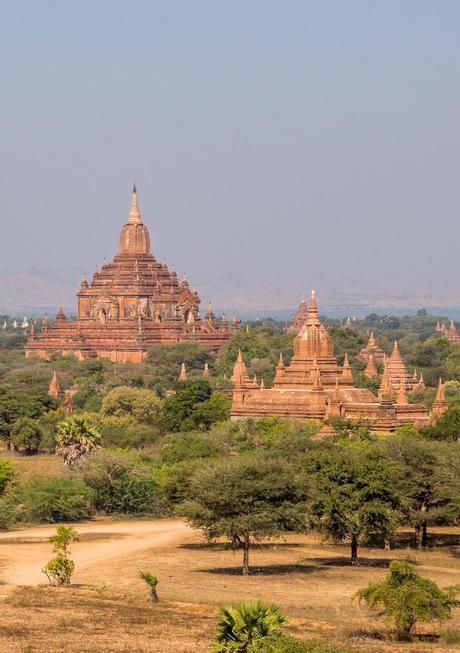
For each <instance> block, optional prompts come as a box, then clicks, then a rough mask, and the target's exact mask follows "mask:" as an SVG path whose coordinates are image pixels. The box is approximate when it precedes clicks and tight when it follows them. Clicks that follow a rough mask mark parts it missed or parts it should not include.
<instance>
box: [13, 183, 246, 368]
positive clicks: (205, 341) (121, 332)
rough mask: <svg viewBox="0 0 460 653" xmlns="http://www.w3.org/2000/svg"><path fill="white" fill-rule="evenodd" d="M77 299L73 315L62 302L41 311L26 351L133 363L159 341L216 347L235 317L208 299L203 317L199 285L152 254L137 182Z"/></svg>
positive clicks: (33, 354)
mask: <svg viewBox="0 0 460 653" xmlns="http://www.w3.org/2000/svg"><path fill="white" fill-rule="evenodd" d="M77 300H78V311H77V319H76V320H75V321H72V320H69V319H67V317H66V316H65V314H64V311H63V310H62V307H61V308H59V310H58V312H57V315H56V318H55V320H54V321H53V322H52V323H51V322H49V320H48V318H47V317H45V320H44V322H43V326H42V329H41V331H40V333H37V332H36V331H35V328H34V327H33V326H32V327H31V329H30V331H29V338H28V341H27V344H26V348H25V351H26V357H27V358H31V357H37V358H45V359H50V358H51V357H52V356H53V355H67V354H71V355H74V356H76V357H77V358H78V359H80V360H81V359H84V358H89V357H100V358H108V359H110V360H112V361H119V362H126V361H131V362H134V363H137V362H140V361H141V360H142V359H143V358H144V356H145V354H146V352H147V351H148V350H149V349H150V348H152V347H155V346H156V345H164V344H176V343H180V342H196V343H199V344H201V345H206V346H207V347H210V348H211V349H212V350H214V351H216V350H218V349H219V348H220V347H221V346H222V345H223V344H224V343H225V342H227V340H228V339H229V338H230V337H231V336H232V334H233V333H234V332H235V331H236V330H237V329H238V320H237V318H236V317H233V318H232V320H231V323H230V324H229V323H228V322H227V320H226V319H225V317H224V316H222V318H220V319H216V316H215V315H214V313H213V310H212V307H211V305H209V308H208V311H207V313H206V316H205V318H204V319H201V317H200V313H199V309H200V302H201V300H200V298H199V296H198V293H197V292H196V290H194V289H191V288H190V287H189V284H188V281H187V279H186V278H185V277H184V278H183V279H182V280H181V281H179V280H178V278H177V274H176V271H175V270H174V268H173V269H172V270H170V269H168V266H167V265H166V264H165V263H161V262H159V261H158V260H157V259H156V258H155V257H154V256H153V254H152V253H151V250H150V235H149V231H148V228H147V225H146V224H145V223H144V222H143V221H142V217H141V213H140V211H139V206H138V201H137V190H136V187H134V188H133V191H132V195H131V208H130V211H129V215H128V220H127V222H126V223H125V224H124V225H123V226H122V228H121V232H120V237H119V247H118V254H117V255H116V256H115V258H114V259H113V261H111V262H110V263H105V264H104V265H103V266H102V268H101V269H100V271H97V272H95V273H94V275H93V278H92V281H91V283H88V281H87V280H86V278H84V279H83V281H82V283H81V287H80V290H79V292H78V293H77Z"/></svg>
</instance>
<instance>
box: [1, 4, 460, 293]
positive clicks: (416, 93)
mask: <svg viewBox="0 0 460 653" xmlns="http://www.w3.org/2000/svg"><path fill="white" fill-rule="evenodd" d="M0 8H1V16H0V81H1V89H2V93H1V101H0V125H1V127H0V129H1V132H0V133H1V142H0V147H1V157H0V217H1V224H2V232H1V234H2V235H1V239H0V263H3V264H19V265H22V264H34V265H35V264H36V265H43V264H52V265H59V266H62V265H69V266H70V265H72V266H74V265H79V264H81V265H83V266H87V269H88V271H89V272H91V271H92V270H94V268H95V266H96V265H97V264H100V263H102V261H103V258H104V257H107V258H110V257H112V255H113V254H114V253H115V251H116V246H117V239H118V232H119V228H120V226H121V224H122V223H123V222H124V221H125V219H126V216H127V212H128V208H129V193H130V190H131V186H132V183H133V181H134V180H135V181H136V184H137V186H138V190H139V200H140V205H141V211H142V214H143V217H144V220H145V221H146V222H147V224H148V226H149V228H150V234H151V240H152V246H153V250H154V253H155V254H156V255H157V256H158V258H160V259H162V258H163V257H165V258H166V259H167V260H168V262H169V263H175V264H176V266H177V268H178V270H179V271H180V272H183V271H186V272H188V274H189V276H190V277H191V278H192V279H193V273H194V272H196V273H197V275H198V274H200V273H203V272H207V271H209V272H211V271H213V270H216V271H217V272H219V274H223V273H231V272H232V271H235V270H237V271H238V273H239V275H241V273H244V272H245V271H246V270H247V271H248V272H249V271H250V272H251V273H254V272H256V273H260V275H261V276H264V277H265V278H266V279H267V283H270V279H275V278H276V279H277V280H278V281H279V279H280V278H281V279H282V278H283V277H284V276H285V277H286V279H288V278H292V276H293V275H298V276H299V277H302V278H305V280H306V286H307V287H308V279H309V276H310V275H312V273H313V271H314V272H315V275H318V274H319V275H321V274H324V275H325V277H326V276H327V277H328V278H330V277H331V276H334V275H336V276H337V278H338V279H340V278H341V277H342V276H343V275H344V274H346V273H350V272H353V273H355V274H362V275H363V278H364V279H365V280H366V281H368V282H369V283H370V284H371V283H372V279H374V278H378V277H380V276H382V275H385V274H386V273H388V272H389V271H391V272H392V273H393V274H395V273H396V275H397V276H400V278H401V279H410V280H417V279H418V280H419V283H423V282H424V280H425V279H430V278H431V279H433V278H438V276H439V278H441V277H442V278H443V279H447V282H448V283H450V284H451V288H452V289H453V290H457V289H458V287H459V284H458V277H459V275H458V270H459V262H458V250H459V236H460V129H459V127H460V124H459V121H460V38H459V26H460V2H458V0H452V1H449V0H442V1H438V2H436V1H435V0H429V1H424V0H399V1H397V2H396V1H391V0H380V1H379V2H378V1H377V0H375V1H372V2H371V1H369V0H363V1H354V0H346V1H345V0H339V1H336V2H333V1H327V0H316V1H315V2H310V1H308V0H301V1H298V2H297V1H294V0H278V1H277V2H273V1H269V0H260V1H258V0H241V1H240V0H231V1H230V0H228V1H226V2H222V1H221V2H218V1H208V2H206V1H202V0H183V1H175V0H164V1H156V2H155V1H153V0H150V1H149V0H145V1H141V0H138V1H136V0H129V1H128V0H125V1H124V2H120V1H116V0H110V1H109V0H107V1H103V0H99V1H98V0H93V1H89V0H79V1H78V2H76V1H75V0H73V1H72V2H70V1H66V0H56V1H55V2H50V1H48V0H40V2H37V1H36V0H31V1H29V2H25V1H21V0H15V1H14V2H11V1H9V0H8V1H7V0H1V1H0ZM414 283H415V282H414Z"/></svg>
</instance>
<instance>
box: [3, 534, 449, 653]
mask: <svg viewBox="0 0 460 653" xmlns="http://www.w3.org/2000/svg"><path fill="white" fill-rule="evenodd" d="M174 523H175V522H172V521H171V522H170V524H172V525H174ZM158 524H159V527H160V526H161V528H164V526H162V522H158ZM90 525H91V522H89V523H87V524H86V525H85V527H86V528H89V527H90ZM141 525H142V524H141V523H140V522H137V525H136V529H137V530H136V531H135V532H133V534H132V536H133V537H134V538H135V539H137V538H138V537H139V536H140V532H139V529H140V527H141ZM178 525H179V523H178ZM112 526H113V528H112V527H111V528H110V529H108V531H107V533H106V534H107V536H108V538H107V539H108V541H107V546H108V547H110V551H111V555H110V557H108V558H107V559H105V558H101V557H99V558H98V559H97V561H95V559H92V558H91V556H88V557H87V558H86V562H85V564H83V561H82V562H81V564H80V566H78V564H77V571H76V574H75V582H76V583H78V586H77V587H74V588H70V589H56V588H49V587H34V588H14V587H13V586H3V587H1V586H0V595H1V594H2V593H3V594H4V595H5V597H6V603H5V604H4V605H3V608H2V620H1V622H0V623H1V624H2V625H1V628H0V642H1V644H0V651H2V652H3V651H12V652H13V653H16V652H21V653H25V652H26V651H28V652H29V653H42V652H44V651H46V652H47V653H48V652H53V653H54V652H55V651H56V652H58V651H59V652H61V651H62V652H65V653H76V652H77V651H78V652H82V653H86V652H88V653H89V652H91V653H110V652H112V651H113V652H114V653H119V652H121V651H124V652H127V651H129V652H139V653H141V652H142V653H143V652H144V651H145V652H148V651H155V652H157V653H172V652H177V653H184V652H189V651H190V652H192V651H193V653H196V652H201V651H203V652H207V651H209V649H210V645H211V642H212V640H213V637H214V631H215V625H216V615H217V607H218V606H219V605H222V604H229V603H239V602H241V601H246V600H253V599H256V598H261V599H263V600H266V601H270V602H272V601H273V602H275V603H277V604H279V605H280V606H281V608H282V610H283V611H284V612H285V613H286V614H287V615H288V616H289V619H290V624H289V627H288V631H289V632H290V633H291V634H292V635H295V636H297V637H299V638H306V639H309V638H316V637H320V636H325V637H327V638H328V639H329V640H331V641H332V642H334V643H335V644H337V645H343V646H347V647H351V648H354V649H356V650H357V651H359V652H361V653H364V652H367V653H396V652H397V653H434V652H436V653H438V652H445V653H452V652H453V651H454V650H457V649H456V644H454V643H453V644H452V645H450V646H449V645H448V644H447V643H446V642H444V640H442V639H439V638H438V637H437V634H439V632H440V628H439V626H438V624H436V623H434V624H430V625H428V626H424V627H423V628H421V629H420V635H424V636H425V637H420V638H419V639H418V640H417V641H415V642H413V643H411V644H401V643H397V642H395V641H392V640H391V638H389V637H388V633H385V624H384V622H383V621H382V620H381V619H380V618H378V617H377V616H376V615H374V616H370V615H368V613H367V612H366V611H365V610H364V609H361V608H360V607H359V606H358V605H357V604H356V603H352V601H351V598H352V596H353V594H354V593H355V592H356V591H357V590H358V589H359V588H361V587H363V586H365V585H367V583H368V582H369V581H371V580H380V579H381V578H382V577H383V576H384V575H385V574H386V573H387V566H388V563H389V561H390V560H391V559H395V558H410V559H412V560H413V561H414V562H415V563H416V564H417V568H418V571H419V572H420V573H421V574H422V575H424V576H428V577H429V578H432V579H433V580H435V581H436V582H437V583H439V584H440V586H441V587H445V586H447V585H453V584H457V583H458V582H459V579H460V530H459V529H456V530H452V529H450V530H449V531H447V530H446V529H437V538H438V539H437V541H438V543H439V545H440V546H438V547H436V548H434V549H432V550H428V551H425V552H420V553H419V552H416V551H414V550H413V549H396V550H392V551H384V550H381V549H364V548H362V549H361V551H360V555H361V565H360V566H359V567H355V568H354V567H351V566H350V565H349V564H348V556H349V551H348V547H345V546H331V545H328V544H325V543H324V542H323V541H322V540H321V539H320V538H319V537H317V536H314V535H309V536H298V535H291V536H289V537H287V538H285V539H284V540H278V541H276V542H268V543H267V542H264V543H263V544H261V545H260V546H256V547H255V548H254V550H253V552H252V553H251V564H252V567H253V572H254V573H253V575H252V576H250V577H243V576H241V573H240V572H241V552H240V551H233V550H231V549H229V548H228V547H227V546H226V545H224V543H222V544H217V545H208V544H206V543H204V542H203V539H202V537H201V535H200V533H198V532H192V531H188V530H185V529H184V530H182V531H181V530H179V531H178V533H177V534H176V535H173V536H171V539H169V540H168V541H166V540H156V541H155V542H156V543H155V544H154V545H153V544H152V545H151V546H150V548H148V549H146V548H145V546H144V547H143V548H138V549H136V550H131V551H130V552H128V551H127V550H125V551H124V550H123V546H124V544H123V543H126V541H127V540H126V534H125V535H124V539H120V542H119V545H120V547H119V549H118V552H117V553H116V555H114V550H113V546H114V545H115V546H116V541H114V538H113V536H114V534H116V533H117V523H116V522H113V524H112ZM133 526H134V524H133ZM118 527H119V530H120V531H121V529H122V527H121V524H118ZM123 528H124V529H127V528H128V524H127V523H126V522H123ZM77 529H78V525H77ZM94 529H95V531H97V534H96V533H95V534H94V535H93V537H91V536H89V533H88V537H86V536H85V538H84V539H83V540H82V542H81V544H80V545H79V546H81V547H82V549H84V548H85V546H87V547H93V548H92V549H91V551H92V550H93V549H94V547H96V546H101V542H102V539H103V537H104V533H103V530H102V527H101V525H98V524H94ZM12 536H13V534H12ZM101 538H102V539H101ZM20 546H21V547H22V546H27V547H29V546H32V545H31V544H30V545H26V544H24V545H20ZM33 546H37V548H38V549H39V548H40V547H43V544H41V543H40V539H39V538H38V541H37V543H36V545H35V544H34V545H33ZM5 547H6V549H8V550H9V547H11V543H6V544H5ZM6 549H5V550H6ZM28 550H30V549H28ZM0 553H1V546H0ZM83 553H84V551H83ZM75 554H77V548H76V547H75ZM30 555H32V552H31V551H30ZM76 557H77V556H76ZM140 570H145V571H151V572H152V573H154V574H155V575H156V576H158V578H159V580H160V584H159V587H158V590H159V595H160V599H161V600H160V603H159V604H158V605H151V604H150V602H149V599H148V590H147V588H146V586H145V584H144V583H143V582H142V581H141V580H139V579H138V573H139V571H140ZM88 585H91V586H93V587H95V588H97V587H102V586H104V587H105V586H106V587H107V589H106V590H103V591H100V590H97V589H88ZM443 627H445V628H450V629H452V630H457V631H460V611H457V613H456V614H455V616H454V618H453V619H452V620H451V621H450V622H449V623H448V624H446V625H445V626H443ZM382 634H383V637H382ZM27 647H30V648H27ZM457 648H458V645H457Z"/></svg>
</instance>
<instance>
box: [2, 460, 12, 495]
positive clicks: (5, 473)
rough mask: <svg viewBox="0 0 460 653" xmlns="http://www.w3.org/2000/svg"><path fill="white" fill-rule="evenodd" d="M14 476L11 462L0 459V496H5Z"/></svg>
mask: <svg viewBox="0 0 460 653" xmlns="http://www.w3.org/2000/svg"><path fill="white" fill-rule="evenodd" d="M14 476H15V472H14V469H13V466H12V464H11V463H10V461H9V460H5V459H2V458H0V494H3V492H4V491H5V490H6V488H7V487H8V485H9V484H10V483H11V481H12V480H13V479H14Z"/></svg>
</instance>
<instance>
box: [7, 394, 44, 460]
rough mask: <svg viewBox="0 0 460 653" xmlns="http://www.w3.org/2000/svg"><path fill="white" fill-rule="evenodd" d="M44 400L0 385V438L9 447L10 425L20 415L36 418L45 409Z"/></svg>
mask: <svg viewBox="0 0 460 653" xmlns="http://www.w3.org/2000/svg"><path fill="white" fill-rule="evenodd" d="M45 405H46V404H45V403H44V401H43V400H42V399H41V398H40V397H37V396H34V395H27V394H20V393H18V392H17V391H16V390H15V389H13V388H12V387H10V386H7V385H2V386H0V438H2V439H3V440H5V442H6V443H7V446H8V448H10V435H11V427H12V425H13V424H14V422H16V421H17V420H18V419H19V418H20V417H30V418H32V419H37V418H38V417H40V415H42V414H43V412H44V409H45Z"/></svg>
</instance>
